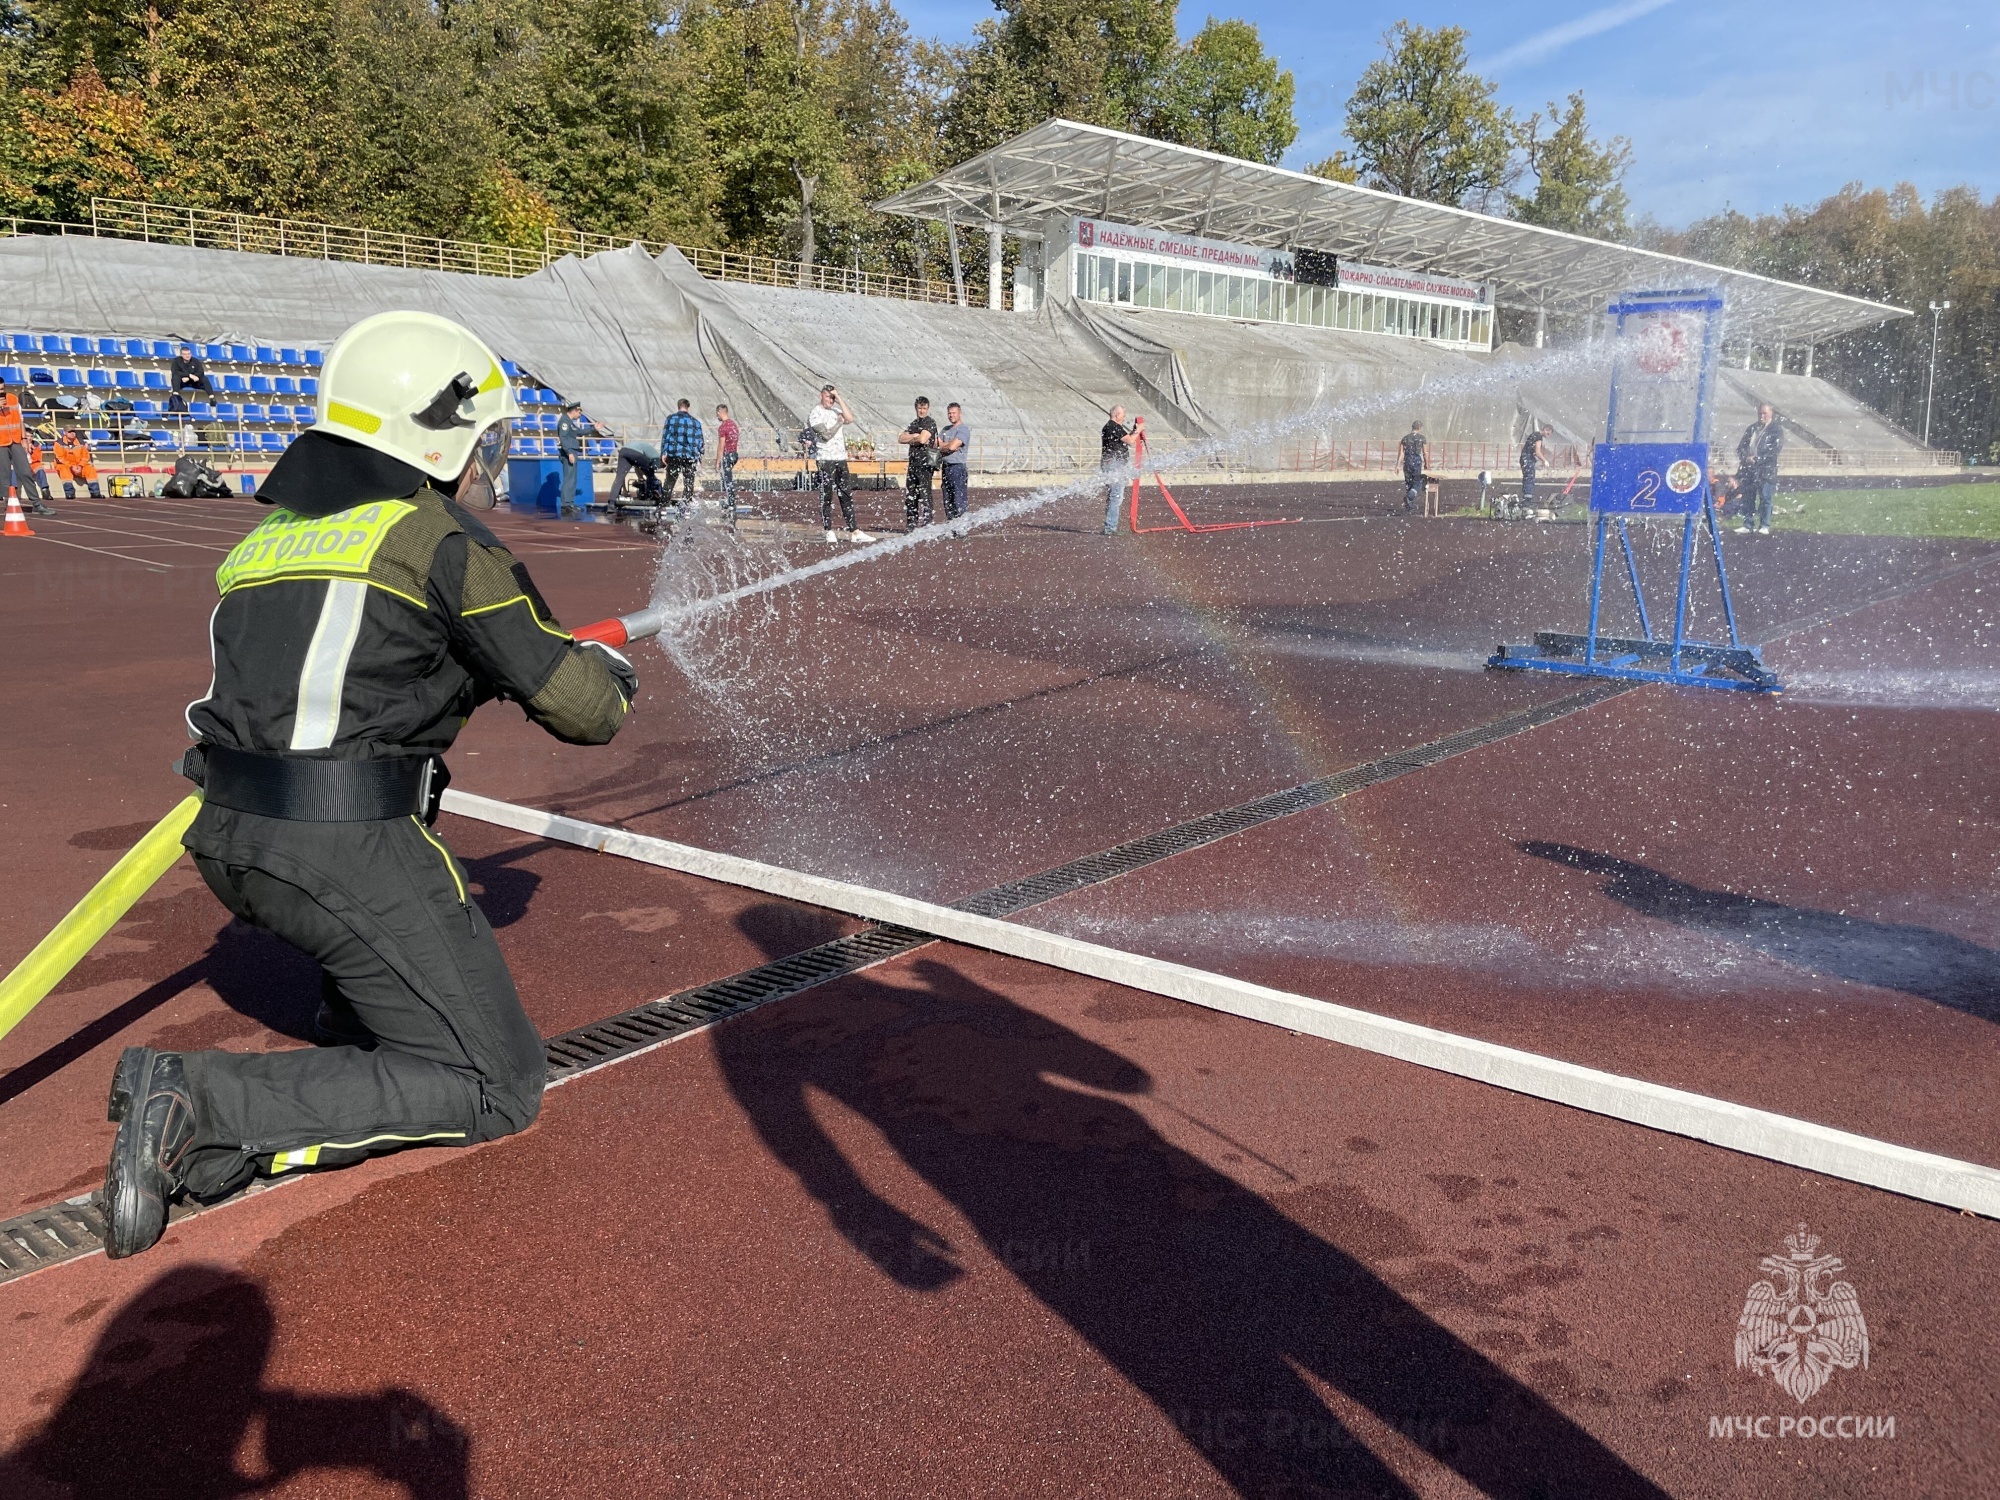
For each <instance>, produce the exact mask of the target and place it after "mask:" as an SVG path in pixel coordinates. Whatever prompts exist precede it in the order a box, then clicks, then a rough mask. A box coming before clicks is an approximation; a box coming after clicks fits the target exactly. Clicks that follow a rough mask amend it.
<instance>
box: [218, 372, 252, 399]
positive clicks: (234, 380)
mask: <svg viewBox="0 0 2000 1500" xmlns="http://www.w3.org/2000/svg"><path fill="white" fill-rule="evenodd" d="M222 390H223V394H224V395H228V396H242V395H247V394H248V393H249V390H250V382H249V381H247V380H245V379H244V378H243V377H242V376H241V375H225V376H223V377H222Z"/></svg>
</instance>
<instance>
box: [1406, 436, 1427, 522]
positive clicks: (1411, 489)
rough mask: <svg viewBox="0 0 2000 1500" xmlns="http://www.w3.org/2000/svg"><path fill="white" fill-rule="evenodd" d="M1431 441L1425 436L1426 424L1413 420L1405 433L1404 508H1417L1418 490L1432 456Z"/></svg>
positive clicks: (1422, 482)
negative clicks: (1426, 465)
mask: <svg viewBox="0 0 2000 1500" xmlns="http://www.w3.org/2000/svg"><path fill="white" fill-rule="evenodd" d="M1430 447H1431V441H1430V439H1429V438H1427V437H1425V436H1424V424H1423V423H1421V422H1412V423H1411V424H1410V430H1409V431H1408V432H1406V433H1404V434H1403V509H1404V510H1405V511H1406V512H1407V511H1413V510H1415V509H1416V508H1417V499H1418V491H1420V490H1421V489H1422V488H1423V485H1424V465H1425V463H1426V462H1427V461H1428V460H1429V458H1430Z"/></svg>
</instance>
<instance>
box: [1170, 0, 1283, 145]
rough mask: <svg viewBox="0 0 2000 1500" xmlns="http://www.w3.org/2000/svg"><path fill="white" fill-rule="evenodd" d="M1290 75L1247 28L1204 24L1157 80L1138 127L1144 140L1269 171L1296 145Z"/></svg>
mask: <svg viewBox="0 0 2000 1500" xmlns="http://www.w3.org/2000/svg"><path fill="white" fill-rule="evenodd" d="M1292 97H1293V84H1292V75H1291V73H1290V72H1288V71H1287V70H1285V69H1283V68H1280V67H1279V66H1278V64H1277V60H1276V59H1275V58H1273V57H1271V56H1270V54H1269V53H1267V52H1265V50H1264V43H1263V41H1262V40H1261V39H1260V38H1259V37H1258V35H1257V28H1256V27H1255V26H1252V25H1251V24H1250V23H1249V22H1248V21H1217V20H1214V19H1213V18H1211V19H1210V20H1209V22H1208V24H1207V25H1206V26H1204V27H1202V29H1201V31H1200V32H1199V33H1198V34H1197V35H1196V37H1195V39H1194V40H1193V41H1192V42H1190V43H1188V45H1187V46H1186V47H1183V48H1179V49H1177V50H1176V51H1175V53H1174V54H1173V55H1172V57H1171V58H1170V59H1169V60H1168V62H1167V64H1166V66H1165V68H1164V69H1163V70H1162V72H1161V76H1160V79H1159V82H1158V84H1157V85H1156V86H1155V92H1154V96H1153V99H1152V102H1151V103H1150V104H1149V105H1148V107H1147V109H1146V112H1145V116H1144V119H1143V120H1142V122H1141V124H1142V125H1143V127H1144V129H1145V131H1146V133H1147V134H1148V135H1152V136H1156V137H1158V138H1159V139H1160V140H1164V141H1173V142H1176V143H1177V144H1179V145H1183V146H1199V147H1201V148H1202V149H1204V150H1208V151H1220V152H1222V153H1223V154H1225V155H1227V156H1240V157H1242V158H1243V159H1244V160H1246V161H1257V162H1263V163H1264V164H1265V165H1267V166H1275V165H1277V162H1278V159H1279V158H1280V157H1282V156H1283V155H1284V154H1285V152H1286V150H1287V149H1288V148H1289V147H1290V146H1291V144H1292V142H1293V141H1295V140H1297V139H1298V135H1299V127H1298V123H1297V122H1296V121H1295V120H1294V119H1293V118H1292Z"/></svg>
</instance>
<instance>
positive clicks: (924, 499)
mask: <svg viewBox="0 0 2000 1500" xmlns="http://www.w3.org/2000/svg"><path fill="white" fill-rule="evenodd" d="M931 473H932V470H931V466H930V465H929V464H926V463H922V462H920V461H918V460H915V459H912V460H911V461H910V462H909V464H907V465H906V466H905V467H904V470H903V524H904V526H906V527H907V528H909V529H910V530H911V531H915V530H916V529H917V528H918V527H919V526H928V525H930V524H931V522H932V521H934V520H936V519H937V511H936V507H935V506H934V505H933V503H932V501H931Z"/></svg>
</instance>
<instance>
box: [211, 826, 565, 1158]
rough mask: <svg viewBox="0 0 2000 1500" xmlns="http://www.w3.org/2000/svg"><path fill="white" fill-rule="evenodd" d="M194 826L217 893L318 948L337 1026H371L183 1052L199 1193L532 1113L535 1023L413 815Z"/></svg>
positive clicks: (518, 1125) (488, 1131)
mask: <svg viewBox="0 0 2000 1500" xmlns="http://www.w3.org/2000/svg"><path fill="white" fill-rule="evenodd" d="M184 842H185V843H186V844H187V847H188V848H189V849H190V850H191V851H193V853H194V855H195V863H196V865H197V866H198V867H199V868H200V870H201V873H202V877H203V879H205V880H206V881H207V882H208V885H209V888H210V889H211V890H213V891H214V892H215V894H216V896H217V897H219V898H220V899H221V901H222V903H223V905H225V906H227V907H228V908H229V909H230V910H231V911H233V912H234V913H236V915H237V916H239V917H241V918H242V919H243V920H244V921H246V922H249V923H251V924H252V925H254V926H258V927H262V928H265V929H267V930H268V931H270V932H273V933H275V934H277V935H278V936H279V937H281V938H284V939H285V940H286V941H287V942H289V943H291V944H292V945H293V946H295V947H297V948H299V949H300V950H302V951H303V952H305V953H307V954H309V955H310V956H311V957H313V958H315V959H317V960H319V963H320V965H321V968H322V971H323V973H324V975H325V993H326V995H327V997H328V999H329V1001H330V1002H331V1003H332V1009H333V1010H334V1012H335V1017H336V1020H337V1021H338V1022H339V1023H340V1025H341V1028H342V1029H343V1030H348V1029H352V1030H355V1031H358V1032H360V1033H363V1034H366V1035H369V1036H372V1038H373V1045H372V1046H368V1045H351V1046H331V1047H312V1048H300V1049H294V1050H290V1051H283V1052H266V1053H253V1054H242V1053H231V1052H188V1053H183V1054H182V1058H183V1062H184V1065H185V1067H186V1070H187V1080H188V1086H189V1088H190V1090H191V1092H192V1094H193V1102H194V1114H195V1121H196V1134H195V1139H194V1142H193V1145H192V1148H191V1149H190V1151H189V1153H188V1157H187V1163H188V1166H187V1186H188V1190H189V1192H190V1193H191V1194H192V1195H193V1196H195V1197H196V1198H215V1197H220V1196H223V1195H225V1194H227V1193H230V1192H232V1191H234V1190H235V1189H237V1188H239V1187H241V1186H243V1185H244V1184H245V1183H247V1182H248V1181H249V1180H250V1179H251V1178H252V1177H253V1176H254V1175H256V1173H257V1172H259V1171H263V1172H266V1173H271V1174H277V1173H282V1172H286V1171H291V1170H295V1169H298V1168H305V1167H316V1166H338V1165H344V1164H346V1163H349V1162H353V1161H358V1160H360V1159H361V1158H362V1157H365V1156H370V1155H373V1154H376V1153H379V1152H384V1151H394V1150H399V1149H401V1148H403V1147H405V1146H412V1145H432V1146H453V1145H470V1144H471V1143H473V1142H475V1141H485V1140H492V1139H494V1138H495V1137H498V1136H503V1135H509V1134H512V1133H513V1132H514V1131H517V1130H522V1129H525V1128H526V1127H527V1126H528V1125H529V1124H531V1123H533V1121H534V1119H535V1116H536V1115H537V1114H538V1113H539V1112H540V1110H541V1100H542V1083H543V1079H544V1076H545V1072H546V1066H547V1065H546V1063H545V1061H544V1058H543V1053H542V1044H541V1038H540V1037H539V1036H538V1035H537V1034H536V1031H535V1028H534V1026H533V1024H532V1023H531V1022H530V1021H529V1020H528V1017H527V1014H526V1012H524V1011H523V1010H522V1009H521V1001H520V997H519V995H518V994H517V993H516V992H515V989H514V981H513V979H512V977H511V976H510V975H509V974H508V972H507V965H506V961H505V960H504V959H503V958H502V957H501V955H500V948H499V944H498V943H497V942H496V941H495V940H494V937H493V929H492V928H491V927H490V926H489V925H488V924H487V921H486V917H485V915H484V914H483V913H482V912H481V911H480V910H479V908H478V906H476V905H475V904H474V903H473V902H472V900H471V897H470V895H469V894H468V893H467V891H466V886H465V873H464V871H463V870H462V869H461V868H460V867H459V865H458V862H457V861H456V860H455V859H453V858H452V856H451V854H450V853H449V852H448V851H447V850H446V848H445V846H444V844H443V843H442V842H440V841H439V840H438V838H437V837H436V835H435V834H433V833H432V832H431V831H430V830H429V829H427V828H425V827H424V826H423V825H422V824H421V823H420V822H418V821H417V819H415V818H393V819H387V820H383V821H379V822H368V823H295V822H288V821H281V820H278V819H272V818H264V817H259V816H257V815H255V814H251V813H242V812H235V811H232V810H229V809H226V808H217V807H214V806H209V807H204V808H203V809H202V811H201V813H200V814H199V815H198V816H197V817H196V819H195V822H194V826H193V827H192V828H190V829H189V830H188V833H187V836H186V839H185V840H184Z"/></svg>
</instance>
